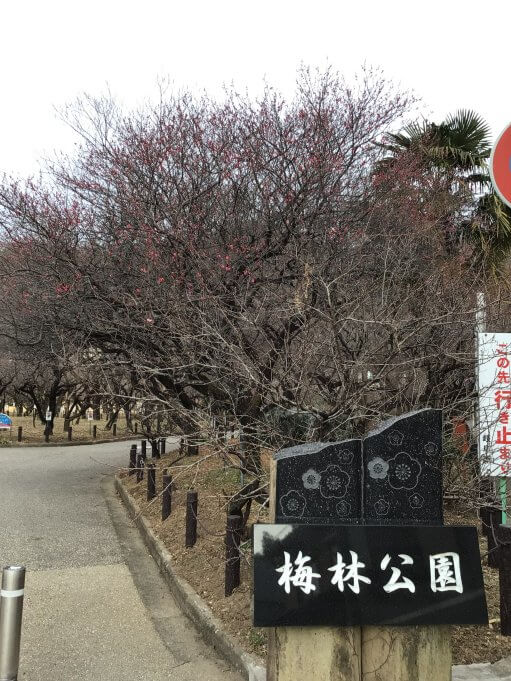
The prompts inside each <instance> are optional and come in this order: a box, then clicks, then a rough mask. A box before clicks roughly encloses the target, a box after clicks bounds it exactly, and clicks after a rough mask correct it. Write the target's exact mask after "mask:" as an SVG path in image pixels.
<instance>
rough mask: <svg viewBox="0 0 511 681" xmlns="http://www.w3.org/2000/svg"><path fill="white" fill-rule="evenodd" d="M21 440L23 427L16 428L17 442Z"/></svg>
mask: <svg viewBox="0 0 511 681" xmlns="http://www.w3.org/2000/svg"><path fill="white" fill-rule="evenodd" d="M22 439H23V426H18V442H21V440H22Z"/></svg>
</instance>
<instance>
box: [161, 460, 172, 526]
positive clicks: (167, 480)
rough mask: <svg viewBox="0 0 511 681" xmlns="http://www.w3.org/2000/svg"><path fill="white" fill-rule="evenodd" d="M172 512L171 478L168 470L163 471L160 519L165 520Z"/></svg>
mask: <svg viewBox="0 0 511 681" xmlns="http://www.w3.org/2000/svg"><path fill="white" fill-rule="evenodd" d="M171 512H172V476H171V475H170V472H169V469H168V468H167V469H165V470H164V471H163V492H162V495H161V519H162V521H163V520H167V518H168V517H169V515H170V514H171Z"/></svg>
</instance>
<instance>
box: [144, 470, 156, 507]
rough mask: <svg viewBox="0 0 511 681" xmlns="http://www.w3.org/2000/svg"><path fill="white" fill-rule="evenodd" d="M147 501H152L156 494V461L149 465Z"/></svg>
mask: <svg viewBox="0 0 511 681" xmlns="http://www.w3.org/2000/svg"><path fill="white" fill-rule="evenodd" d="M146 468H147V501H151V499H154V497H155V496H156V468H155V465H154V463H148V464H147V466H146Z"/></svg>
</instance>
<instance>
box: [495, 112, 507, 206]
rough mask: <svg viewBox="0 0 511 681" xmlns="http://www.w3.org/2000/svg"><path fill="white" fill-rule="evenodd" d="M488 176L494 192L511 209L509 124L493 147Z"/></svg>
mask: <svg viewBox="0 0 511 681" xmlns="http://www.w3.org/2000/svg"><path fill="white" fill-rule="evenodd" d="M490 175H491V179H492V183H493V186H494V188H495V191H496V192H497V194H498V195H499V197H500V198H501V199H502V201H504V203H505V204H506V205H507V206H509V207H510V208H511V124H510V125H508V126H507V127H506V128H505V129H504V130H503V131H502V132H501V134H500V135H499V137H498V138H497V141H496V142H495V144H494V146H493V149H492V152H491V156H490Z"/></svg>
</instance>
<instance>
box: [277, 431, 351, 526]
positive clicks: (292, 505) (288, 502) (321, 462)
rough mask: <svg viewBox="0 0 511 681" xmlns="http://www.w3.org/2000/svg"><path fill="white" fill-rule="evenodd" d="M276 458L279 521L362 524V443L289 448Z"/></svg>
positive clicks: (329, 443)
mask: <svg viewBox="0 0 511 681" xmlns="http://www.w3.org/2000/svg"><path fill="white" fill-rule="evenodd" d="M274 458H275V460H276V462H277V504H276V521H277V522H300V523H314V524H321V523H330V524H331V523H335V522H340V523H341V522H342V523H357V522H360V517H361V492H362V448H361V441H360V440H346V441H344V442H328V443H321V442H318V443H314V444H309V445H299V446H297V447H289V448H287V449H282V450H281V451H280V452H277V453H276V454H275V456H274Z"/></svg>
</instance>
